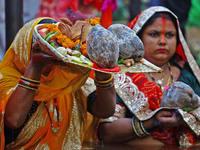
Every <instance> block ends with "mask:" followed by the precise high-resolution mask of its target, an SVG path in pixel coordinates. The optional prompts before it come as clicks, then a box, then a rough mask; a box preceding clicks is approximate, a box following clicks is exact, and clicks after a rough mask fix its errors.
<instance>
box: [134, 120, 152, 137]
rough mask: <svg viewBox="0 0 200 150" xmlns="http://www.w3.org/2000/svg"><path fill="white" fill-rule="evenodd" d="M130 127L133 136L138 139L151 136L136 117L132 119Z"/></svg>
mask: <svg viewBox="0 0 200 150" xmlns="http://www.w3.org/2000/svg"><path fill="white" fill-rule="evenodd" d="M132 127H133V130H134V132H135V134H136V135H137V136H139V137H144V136H147V135H150V134H151V133H149V132H148V131H147V130H146V129H145V128H144V126H143V123H142V122H141V121H140V120H138V119H137V118H136V117H133V119H132Z"/></svg>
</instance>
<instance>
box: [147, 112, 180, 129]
mask: <svg viewBox="0 0 200 150" xmlns="http://www.w3.org/2000/svg"><path fill="white" fill-rule="evenodd" d="M182 123H184V121H183V118H182V117H181V115H180V114H179V112H178V111H177V110H166V109H165V110H164V109H163V110H160V111H158V112H157V113H156V114H155V115H154V116H153V117H152V118H150V119H149V120H146V121H143V125H144V127H145V129H148V130H151V129H153V128H155V127H157V126H166V127H175V126H178V125H180V124H182Z"/></svg>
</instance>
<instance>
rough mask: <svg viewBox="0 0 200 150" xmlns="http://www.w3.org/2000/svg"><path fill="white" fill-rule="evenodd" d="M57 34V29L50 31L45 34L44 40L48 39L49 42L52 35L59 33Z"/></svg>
mask: <svg viewBox="0 0 200 150" xmlns="http://www.w3.org/2000/svg"><path fill="white" fill-rule="evenodd" d="M57 34H58V32H57V31H53V32H49V33H48V34H47V35H46V36H45V38H44V40H45V41H47V42H49V39H50V37H52V36H54V35H57Z"/></svg>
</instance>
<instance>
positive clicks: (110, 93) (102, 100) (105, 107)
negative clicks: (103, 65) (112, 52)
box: [91, 71, 116, 118]
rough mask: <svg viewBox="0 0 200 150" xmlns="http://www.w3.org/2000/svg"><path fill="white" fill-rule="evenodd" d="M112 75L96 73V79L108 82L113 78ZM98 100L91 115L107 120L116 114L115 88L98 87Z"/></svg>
mask: <svg viewBox="0 0 200 150" xmlns="http://www.w3.org/2000/svg"><path fill="white" fill-rule="evenodd" d="M111 77H112V76H111V74H108V73H102V72H98V71H96V72H95V79H96V80H98V81H106V80H109V79H110V78H111ZM95 98H96V99H95V100H94V103H93V104H92V108H91V113H92V114H93V115H94V116H96V117H99V118H107V117H110V116H112V115H113V114H114V111H115V101H116V92H115V88H114V86H111V87H108V88H102V87H98V86H97V87H96V97H95Z"/></svg>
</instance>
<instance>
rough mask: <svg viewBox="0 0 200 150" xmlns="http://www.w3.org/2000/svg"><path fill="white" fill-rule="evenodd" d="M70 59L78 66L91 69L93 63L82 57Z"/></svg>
mask: <svg viewBox="0 0 200 150" xmlns="http://www.w3.org/2000/svg"><path fill="white" fill-rule="evenodd" d="M71 59H72V61H73V62H76V63H78V64H82V65H85V66H88V67H92V65H93V63H92V62H91V61H90V60H89V59H88V58H87V57H85V56H84V55H81V56H80V57H77V56H71Z"/></svg>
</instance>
